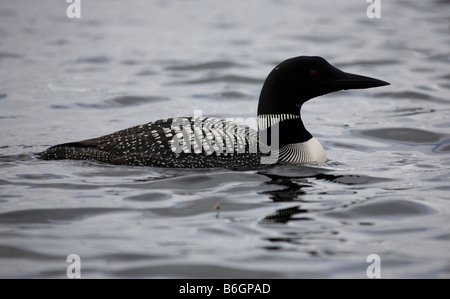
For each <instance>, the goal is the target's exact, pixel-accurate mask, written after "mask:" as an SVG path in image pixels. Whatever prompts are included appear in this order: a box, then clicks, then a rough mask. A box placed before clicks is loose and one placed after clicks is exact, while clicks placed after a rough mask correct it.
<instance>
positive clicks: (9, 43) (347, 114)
mask: <svg viewBox="0 0 450 299" xmlns="http://www.w3.org/2000/svg"><path fill="white" fill-rule="evenodd" d="M93 2H94V3H93ZM68 5H69V3H66V1H56V0H45V1H43V0H40V1H24V0H19V1H2V3H1V4H0V37H1V38H0V79H1V82H2V83H1V84H0V107H1V109H0V138H1V141H0V278H65V277H67V276H66V270H67V268H68V266H70V265H71V263H70V262H69V263H68V262H67V261H66V260H67V257H68V256H69V255H70V254H77V255H78V256H79V257H80V261H81V277H82V278H366V277H367V274H366V270H367V268H368V267H369V266H370V265H371V263H370V262H369V263H368V262H367V261H366V259H367V257H368V255H370V254H377V255H378V256H379V258H380V264H381V271H380V274H381V277H382V278H450V117H449V115H450V97H449V95H450V67H449V66H450V2H449V1H444V0H440V1H385V0H381V18H368V16H367V14H366V10H367V8H368V6H369V5H370V3H367V2H366V1H361V0H351V1H345V2H344V1H341V2H337V1H331V0H329V1H328V0H326V1H283V0H262V1H256V0H250V1H238V0H232V1H221V2H219V1H202V0H198V1H194V0H192V1H144V0H141V1H139V0H133V1H84V0H82V1H81V7H80V8H81V18H80V19H69V18H67V16H66V9H67V7H68ZM298 55H318V56H322V57H324V58H326V59H327V60H328V61H329V62H330V63H331V64H333V65H335V66H337V67H339V68H341V69H342V70H344V71H347V72H351V73H357V74H361V75H365V76H371V77H375V78H378V79H381V80H385V81H388V82H390V83H391V85H390V86H386V87H380V88H374V89H368V90H354V91H348V92H339V93H334V94H329V95H326V96H324V97H319V98H316V99H313V100H312V101H310V102H308V103H307V104H305V106H304V107H303V109H302V115H303V119H304V121H305V125H306V127H307V128H308V129H309V130H310V132H311V133H312V134H313V135H314V136H315V137H316V138H317V139H318V140H319V141H320V142H321V143H322V145H323V146H324V148H325V150H326V151H327V155H328V157H329V159H330V161H329V162H327V163H326V164H324V165H306V166H276V167H271V168H269V169H265V170H248V171H232V170H224V169H202V170H191V169H185V170H183V169H182V170H176V169H175V170H174V169H158V168H150V167H125V166H113V165H106V164H101V163H97V162H92V161H42V160H39V159H36V157H35V156H34V155H33V154H34V153H36V152H39V151H42V150H44V149H46V148H47V147H49V146H51V145H55V144H59V143H64V142H69V141H77V140H82V139H87V138H91V137H97V136H101V135H104V134H108V133H112V132H115V131H117V130H120V129H124V128H127V127H131V126H134V125H138V124H143V123H147V122H150V121H154V120H157V119H160V118H165V117H174V116H192V115H193V114H194V110H202V114H203V116H214V117H224V118H240V119H243V120H246V119H248V118H254V117H255V116H256V107H257V101H258V96H259V92H260V89H261V86H262V83H263V81H264V79H265V77H266V76H267V74H268V73H269V72H270V70H271V69H272V68H273V67H274V66H275V65H276V64H278V63H279V62H281V61H282V60H284V59H287V58H290V57H294V56H298Z"/></svg>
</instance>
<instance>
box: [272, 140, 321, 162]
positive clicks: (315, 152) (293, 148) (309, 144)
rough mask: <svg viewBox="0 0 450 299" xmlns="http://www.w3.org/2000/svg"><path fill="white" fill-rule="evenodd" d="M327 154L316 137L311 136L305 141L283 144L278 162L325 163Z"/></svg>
mask: <svg viewBox="0 0 450 299" xmlns="http://www.w3.org/2000/svg"><path fill="white" fill-rule="evenodd" d="M326 161H327V155H326V154H325V150H324V149H323V147H322V145H321V144H320V143H319V141H317V139H316V138H314V137H313V138H311V139H310V140H308V141H306V142H301V143H293V144H288V145H285V146H283V147H282V148H281V149H280V154H279V160H278V163H279V164H304V163H312V162H318V163H325V162H326Z"/></svg>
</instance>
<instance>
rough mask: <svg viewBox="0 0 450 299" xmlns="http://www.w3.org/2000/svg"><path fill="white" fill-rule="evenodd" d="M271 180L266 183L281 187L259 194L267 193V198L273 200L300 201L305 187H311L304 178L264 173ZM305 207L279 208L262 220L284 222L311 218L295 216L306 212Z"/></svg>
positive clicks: (304, 192)
mask: <svg viewBox="0 0 450 299" xmlns="http://www.w3.org/2000/svg"><path fill="white" fill-rule="evenodd" d="M265 175H266V176H267V177H269V178H270V179H271V180H270V181H268V182H266V183H265V184H266V185H277V186H281V187H282V188H281V189H277V190H270V191H264V192H261V194H267V195H269V198H270V199H271V200H273V201H274V202H301V201H302V196H303V195H305V194H306V191H305V190H304V189H305V188H308V187H311V186H312V185H311V183H308V182H307V181H306V179H304V178H294V179H293V178H290V177H285V176H279V175H273V174H265ZM307 212H308V211H307V210H305V209H301V208H300V206H299V205H297V206H294V207H289V208H286V209H280V210H277V211H275V213H274V214H271V215H268V216H266V217H264V219H263V220H262V222H275V223H286V222H288V221H291V220H311V218H309V217H295V218H293V217H294V216H295V215H297V214H302V213H307Z"/></svg>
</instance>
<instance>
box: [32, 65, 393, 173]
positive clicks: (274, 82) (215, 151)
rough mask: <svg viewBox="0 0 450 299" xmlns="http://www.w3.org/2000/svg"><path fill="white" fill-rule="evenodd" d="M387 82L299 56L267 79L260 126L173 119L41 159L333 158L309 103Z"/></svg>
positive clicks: (240, 163) (233, 163) (177, 164)
mask: <svg viewBox="0 0 450 299" xmlns="http://www.w3.org/2000/svg"><path fill="white" fill-rule="evenodd" d="M385 85H389V83H387V82H385V81H382V80H378V79H374V78H370V77H365V76H360V75H355V74H350V73H346V72H343V71H341V70H339V69H337V68H336V67H334V66H332V65H331V64H330V63H328V62H327V61H326V60H325V59H324V58H322V57H318V56H298V57H294V58H290V59H287V60H285V61H283V62H281V63H280V64H278V65H277V66H276V67H275V68H274V69H273V70H272V71H271V72H270V73H269V75H268V76H267V78H266V80H265V81H264V84H263V87H262V90H261V93H260V97H259V103H258V114H257V125H258V131H255V130H253V129H251V128H249V127H248V126H245V125H241V124H236V123H234V122H231V121H226V120H223V119H217V118H208V117H206V118H205V117H177V118H168V119H161V120H157V121H154V122H150V123H147V124H143V125H139V126H135V127H131V128H128V129H124V130H121V131H118V132H115V133H112V134H109V135H105V136H101V137H98V138H93V139H87V140H82V141H78V142H70V143H64V144H59V145H56V146H52V147H50V148H48V149H47V150H45V151H44V152H41V153H39V156H40V157H41V158H42V159H46V160H52V159H73V160H97V161H100V162H105V163H109V164H116V165H136V166H153V167H170V168H216V167H219V168H253V167H260V166H264V165H265V164H305V163H312V162H318V163H325V162H326V161H327V156H326V154H325V151H324V149H323V147H322V146H321V144H320V143H319V142H318V141H317V140H316V139H315V138H314V137H313V136H312V135H311V134H310V133H309V132H308V131H307V130H306V128H305V126H304V124H303V122H302V119H301V116H300V110H301V107H302V105H303V104H304V103H305V102H307V101H308V100H310V99H312V98H315V97H318V96H321V95H325V94H328V93H331V92H335V91H340V90H347V89H365V88H372V87H379V86H385Z"/></svg>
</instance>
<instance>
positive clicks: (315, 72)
mask: <svg viewBox="0 0 450 299" xmlns="http://www.w3.org/2000/svg"><path fill="white" fill-rule="evenodd" d="M309 74H310V75H311V77H317V75H319V73H318V72H317V71H316V70H311V71H310V72H309Z"/></svg>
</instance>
